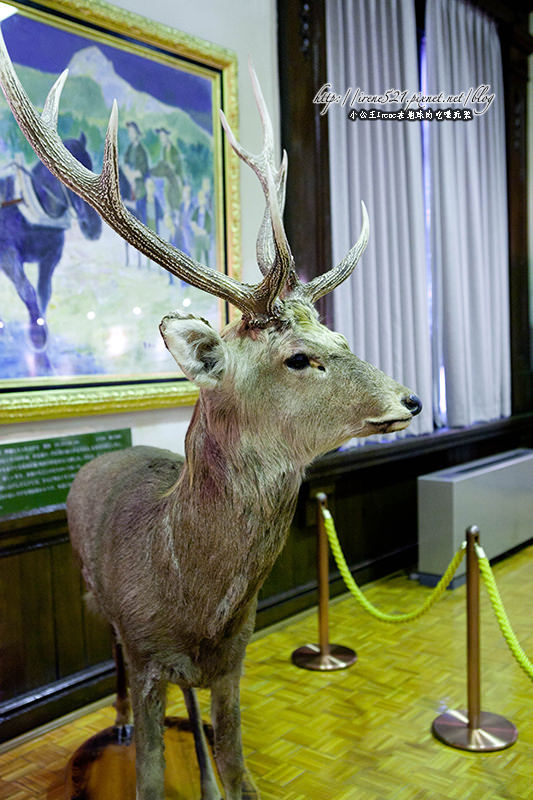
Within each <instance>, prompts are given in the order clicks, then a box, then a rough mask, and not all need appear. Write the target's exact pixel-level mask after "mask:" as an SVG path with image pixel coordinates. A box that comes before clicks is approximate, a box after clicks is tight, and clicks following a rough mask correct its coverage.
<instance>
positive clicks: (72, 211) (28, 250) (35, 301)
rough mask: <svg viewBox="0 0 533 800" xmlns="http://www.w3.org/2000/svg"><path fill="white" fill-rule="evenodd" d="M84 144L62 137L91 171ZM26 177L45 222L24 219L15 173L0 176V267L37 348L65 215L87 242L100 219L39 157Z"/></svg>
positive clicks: (42, 334)
mask: <svg viewBox="0 0 533 800" xmlns="http://www.w3.org/2000/svg"><path fill="white" fill-rule="evenodd" d="M85 144H86V139H85V135H84V134H83V133H82V134H81V136H80V138H79V139H66V140H65V146H66V147H67V149H68V150H70V152H71V153H72V155H73V156H74V157H75V158H77V159H78V161H80V162H81V163H82V164H83V165H84V166H85V167H87V168H88V169H92V162H91V157H90V156H89V154H88V152H87V150H86V147H85ZM28 177H29V178H30V179H31V186H32V188H33V192H34V194H35V196H36V198H37V200H38V204H39V205H40V206H41V208H42V212H43V215H42V216H43V221H44V222H45V224H35V223H32V222H30V221H28V218H27V216H28V215H25V214H24V205H25V201H24V197H15V178H14V176H11V175H10V176H8V177H4V178H0V270H1V271H2V272H4V273H5V274H6V275H7V277H8V278H9V279H10V280H11V281H12V282H13V284H14V286H15V288H16V290H17V292H18V295H19V297H20V299H21V300H22V301H23V303H24V304H25V306H26V308H27V309H28V314H29V318H30V323H29V337H30V341H31V343H32V345H33V347H34V348H35V349H36V350H42V349H44V348H45V347H46V343H47V337H48V333H47V327H46V316H45V315H46V308H47V306H48V302H49V300H50V296H51V293H52V275H53V272H54V269H55V268H56V266H57V265H58V263H59V261H60V259H61V255H62V253H63V246H64V243H65V229H66V228H67V227H68V226H69V224H70V218H71V216H75V217H76V219H77V220H78V224H79V226H80V230H81V231H82V233H83V235H84V236H85V238H86V239H90V240H94V239H98V237H99V236H100V234H101V232H102V221H101V219H100V217H99V216H98V214H97V213H96V211H94V209H93V208H91V206H89V205H88V204H87V203H86V202H85V201H84V200H82V199H81V198H80V197H78V195H77V194H74V192H71V191H70V189H67V188H66V187H65V186H63V184H61V183H60V182H59V181H58V180H57V178H54V176H53V175H52V173H51V172H49V170H48V169H47V168H46V167H45V166H44V165H43V164H41V162H40V161H39V162H38V163H37V164H35V166H34V167H33V168H32V169H31V171H30V172H29V173H28ZM28 262H34V263H37V265H38V278H37V286H36V287H34V286H33V285H32V283H31V282H30V280H29V279H28V277H27V275H26V272H25V270H24V264H26V263H28Z"/></svg>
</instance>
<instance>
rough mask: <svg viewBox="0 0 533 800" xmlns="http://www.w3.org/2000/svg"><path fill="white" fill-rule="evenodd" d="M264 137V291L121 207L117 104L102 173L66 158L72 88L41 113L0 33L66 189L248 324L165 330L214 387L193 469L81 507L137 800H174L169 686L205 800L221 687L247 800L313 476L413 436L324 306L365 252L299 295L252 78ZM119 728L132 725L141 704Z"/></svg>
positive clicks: (133, 479)
mask: <svg viewBox="0 0 533 800" xmlns="http://www.w3.org/2000/svg"><path fill="white" fill-rule="evenodd" d="M251 76H252V82H253V86H254V92H255V95H256V101H257V105H258V109H259V112H260V116H261V119H262V123H263V134H264V144H263V150H262V152H261V153H260V154H259V155H251V154H250V153H247V152H246V151H245V150H244V149H243V148H242V147H241V146H240V145H239V144H238V143H237V141H236V140H235V138H234V136H233V134H232V132H231V130H230V129H229V127H228V125H227V122H226V120H225V118H224V116H223V115H221V117H222V124H223V126H224V128H225V130H226V133H227V135H228V138H229V140H230V143H231V145H232V147H233V149H234V150H235V151H236V153H237V154H238V156H239V157H240V158H241V159H242V160H243V161H244V162H245V163H247V164H248V165H249V166H250V167H251V168H252V169H253V171H254V172H255V173H256V174H257V176H258V178H259V180H260V182H261V185H262V187H263V191H264V194H265V198H266V210H265V216H264V219H263V223H262V225H261V228H260V231H259V235H258V239H257V258H258V265H259V268H260V269H261V272H262V273H263V278H262V280H261V281H260V282H259V283H257V284H256V285H254V286H250V285H247V284H241V283H239V281H237V280H235V279H234V278H232V277H230V276H227V275H223V274H221V273H219V272H217V271H216V270H213V269H210V268H209V267H206V266H204V265H202V264H200V263H198V262H196V261H194V260H193V259H191V258H190V257H189V256H187V255H186V254H185V253H182V252H181V251H180V250H178V249H177V248H175V247H173V246H172V245H169V244H168V243H166V242H163V241H162V240H161V239H160V238H159V237H158V236H157V234H155V233H154V232H153V231H151V230H150V229H149V228H147V227H146V226H144V225H143V224H142V223H141V222H140V221H139V220H138V219H136V218H135V217H134V216H133V215H132V214H131V213H130V212H129V211H128V210H127V209H126V207H125V206H124V204H123V202H122V199H121V196H120V185H119V184H120V180H119V169H118V151H117V128H118V117H117V109H116V104H115V106H114V108H113V111H112V114H111V117H110V122H109V126H108V132H107V136H106V144H105V153H104V161H103V167H102V172H101V174H100V175H95V174H94V173H93V172H90V171H89V170H87V169H86V168H85V167H83V166H82V165H81V164H80V163H79V162H78V161H77V160H76V159H75V158H74V157H73V156H72V154H71V153H69V151H68V150H66V148H65V147H64V145H63V143H62V142H61V139H60V138H59V136H58V134H57V130H56V124H57V115H58V104H59V96H60V92H61V88H62V86H63V84H64V81H65V79H66V74H63V75H62V76H61V77H60V78H59V79H58V81H57V82H56V83H55V84H54V86H53V87H52V89H51V91H50V93H49V95H48V98H47V100H46V102H45V105H44V109H43V112H42V114H39V113H38V112H37V111H36V109H35V108H34V107H33V106H32V104H31V102H30V101H29V99H28V97H27V95H26V93H25V92H24V89H23V88H22V86H21V85H20V82H19V81H18V78H17V76H16V74H15V72H14V69H13V66H12V64H11V62H10V60H9V56H8V54H7V51H6V50H5V45H4V44H3V41H2V40H1V36H0V83H1V85H2V89H3V91H4V93H5V95H6V98H7V100H8V102H9V104H10V106H11V109H12V111H13V113H14V115H15V117H16V119H17V121H18V122H19V125H20V127H21V128H22V130H23V131H24V133H25V134H26V136H27V138H28V140H29V141H30V144H32V146H33V148H34V149H35V151H36V152H37V154H38V155H39V157H40V158H41V159H42V161H43V162H44V163H45V164H46V166H47V167H48V168H49V169H50V170H51V172H53V174H54V175H56V177H58V178H60V180H62V181H63V182H64V183H65V184H66V185H67V186H69V187H70V188H71V189H72V190H73V191H75V192H77V193H78V194H79V195H80V196H82V197H83V198H84V199H85V200H86V201H87V202H89V203H90V204H91V205H92V206H93V207H94V208H95V209H96V210H97V211H98V212H99V213H100V214H101V215H102V217H103V218H104V219H105V220H106V222H108V223H109V224H110V225H111V226H112V227H113V228H114V229H115V230H116V231H118V232H119V233H120V234H121V235H122V236H123V237H124V238H125V239H126V240H127V241H128V242H129V243H130V244H133V245H134V246H135V247H136V248H137V249H138V250H140V251H141V252H143V253H144V254H145V255H147V256H148V257H149V258H150V259H151V260H153V261H155V262H157V263H159V264H160V265H161V266H162V267H164V268H165V269H167V270H168V271H169V272H171V273H172V274H175V275H177V276H178V277H179V278H181V279H183V280H186V281H188V282H189V283H191V284H192V285H194V286H197V287H199V288H202V289H204V290H206V291H209V292H210V293H212V294H214V295H216V296H218V297H222V298H224V299H226V300H229V301H230V302H231V303H233V304H234V305H235V306H236V307H237V308H238V309H240V311H241V312H242V319H237V320H235V321H234V322H233V323H231V324H230V325H228V326H227V327H226V328H225V329H224V331H223V332H222V334H219V333H218V332H216V331H214V330H213V329H212V328H211V327H210V326H209V324H208V323H206V322H205V321H204V320H202V319H199V318H196V317H193V316H191V315H182V314H180V313H177V312H173V313H170V314H167V316H165V317H164V318H163V321H162V323H161V326H160V330H161V334H162V336H163V339H164V341H165V344H166V346H167V348H168V349H169V351H170V353H171V354H172V356H173V357H174V359H175V360H176V362H177V364H178V365H179V366H180V368H181V370H182V371H183V373H184V374H185V375H186V377H188V378H189V379H190V380H191V381H193V382H194V383H196V384H197V386H198V387H199V388H200V397H199V400H198V403H197V405H196V408H195V411H194V414H193V418H192V421H191V425H190V427H189V430H188V433H187V437H186V442H185V449H186V458H185V459H183V458H182V457H181V456H176V455H174V454H172V453H171V452H170V451H166V450H158V449H155V448H148V447H134V448H131V449H129V450H126V451H120V452H116V453H111V454H107V455H105V456H101V457H100V458H98V459H96V460H95V461H93V462H91V463H89V464H87V465H86V466H85V467H83V468H82V469H81V470H80V472H79V474H78V476H77V477H76V478H75V480H74V482H73V484H72V488H71V490H70V493H69V497H68V501H67V512H68V521H69V528H70V534H71V539H72V544H73V547H74V549H75V551H76V552H77V554H78V556H79V559H80V562H81V566H82V571H83V576H84V579H85V581H86V583H87V587H88V589H89V591H90V594H91V595H92V598H93V602H94V604H95V605H96V606H97V608H98V609H99V611H100V612H101V613H102V614H103V615H104V616H105V617H106V618H107V619H108V620H109V622H110V623H111V625H112V626H113V629H114V631H115V634H116V636H117V638H118V640H119V641H120V642H121V643H122V645H123V647H124V649H125V654H126V660H127V664H128V668H129V679H130V687H131V702H132V706H133V715H134V723H135V742H136V763H137V798H138V800H163V798H164V758H163V735H162V733H163V719H164V701H165V687H166V684H167V683H168V682H169V681H170V682H173V683H177V684H178V685H179V686H180V687H181V688H182V689H183V692H184V696H185V701H186V705H187V709H188V712H189V716H190V718H191V723H192V727H193V732H194V735H195V746H196V752H197V756H198V761H199V765H200V774H201V787H202V800H219V791H218V788H217V785H216V781H215V777H214V774H213V770H212V767H211V764H210V760H209V756H208V753H207V748H206V743H205V738H204V734H203V728H202V724H201V719H200V713H199V708H198V703H197V700H196V697H195V694H194V688H195V687H209V688H210V689H211V698H212V703H211V711H212V722H213V728H214V735H215V759H216V762H217V767H218V771H219V774H220V777H221V780H222V783H223V786H224V793H225V800H241V797H242V785H243V776H244V762H243V757H242V745H241V733H240V710H239V679H240V675H241V670H242V661H243V658H244V653H245V649H246V644H247V642H248V640H249V638H250V636H251V633H252V630H253V626H254V620H255V608H256V600H257V593H258V591H259V589H260V587H261V585H262V583H263V582H264V580H265V578H266V577H267V575H268V573H269V571H270V569H271V567H272V565H273V563H274V561H275V559H276V557H277V555H278V554H279V552H280V550H281V548H282V546H283V543H284V541H285V538H286V535H287V531H288V528H289V525H290V521H291V518H292V515H293V513H294V508H295V504H296V499H297V495H298V490H299V487H300V484H301V480H302V477H303V474H304V470H305V467H306V466H307V465H308V464H309V463H310V462H311V461H312V460H313V459H314V458H316V457H317V456H319V455H320V454H322V453H325V452H327V451H328V450H332V449H333V448H335V447H338V446H339V445H341V444H342V443H343V442H345V441H346V440H348V439H350V438H351V437H353V436H366V435H368V434H372V433H387V432H392V431H397V430H402V429H403V428H406V427H407V426H408V425H409V423H410V421H411V419H412V417H413V416H414V415H415V414H417V413H418V412H419V411H420V410H421V403H420V401H419V400H418V398H417V397H416V395H413V394H411V392H410V390H409V389H407V388H406V387H404V386H402V385H400V384H398V383H396V381H394V380H393V379H392V378H389V377H387V376H386V375H384V373H382V372H381V371H380V370H378V369H376V368H375V367H373V366H371V365H370V364H367V363H365V362H363V361H361V360H360V359H358V358H357V357H356V356H355V355H353V353H351V351H350V349H349V347H348V344H347V342H346V340H345V339H344V337H343V336H341V335H339V334H337V333H334V332H333V331H330V330H329V329H328V328H326V327H325V326H324V325H322V324H321V323H320V322H319V320H318V315H317V313H316V311H315V310H314V307H313V304H314V303H315V302H316V300H317V299H318V298H319V297H321V296H322V295H324V294H325V293H326V292H329V291H332V289H334V288H335V287H336V286H337V285H339V284H340V283H341V282H342V281H343V280H345V279H346V278H347V277H348V276H349V275H350V274H351V272H352V271H353V269H354V267H355V265H356V264H357V262H358V260H359V258H360V256H361V254H362V252H363V251H364V248H365V246H366V243H367V240H368V232H369V228H368V217H367V214H366V209H365V208H364V206H363V228H362V232H361V235H360V237H359V240H358V241H357V243H356V244H355V245H354V247H353V248H352V249H351V250H350V251H349V253H348V254H347V255H346V256H345V258H344V259H343V260H342V261H341V262H340V263H339V264H338V265H337V266H336V267H334V268H332V269H330V270H329V271H327V272H326V273H324V274H322V275H319V276H318V277H316V278H314V279H313V280H312V281H310V282H309V283H308V284H304V283H302V282H301V281H300V280H299V279H298V276H297V274H296V272H295V268H294V261H293V258H292V254H291V251H290V247H289V244H288V242H287V238H286V235H285V231H284V229H283V222H282V212H283V206H284V201H285V181H286V170H287V162H286V158H285V156H284V158H283V160H282V162H281V165H280V166H279V167H276V164H275V159H274V145H273V136H272V127H271V124H270V119H269V117H268V113H267V110H266V107H265V104H264V100H263V97H262V94H261V91H260V88H259V85H258V82H257V78H256V76H255V73H254V72H253V70H251ZM117 710H118V714H117V725H121V724H124V723H125V722H126V721H128V715H129V709H128V706H127V704H124V705H122V706H120V707H118V708H117Z"/></svg>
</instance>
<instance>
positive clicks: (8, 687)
mask: <svg viewBox="0 0 533 800" xmlns="http://www.w3.org/2000/svg"><path fill="white" fill-rule="evenodd" d="M19 560H20V556H12V557H11V558H0V703H1V702H3V701H5V700H9V699H10V698H12V697H14V696H15V695H17V694H19V693H21V692H23V691H24V669H25V667H24V660H25V659H24V650H23V647H22V642H23V638H24V623H23V618H22V602H21V593H20V575H19Z"/></svg>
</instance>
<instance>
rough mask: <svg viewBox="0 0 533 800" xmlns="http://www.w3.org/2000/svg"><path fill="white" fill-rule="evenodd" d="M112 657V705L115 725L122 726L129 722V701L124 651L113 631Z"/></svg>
mask: <svg viewBox="0 0 533 800" xmlns="http://www.w3.org/2000/svg"><path fill="white" fill-rule="evenodd" d="M113 657H114V659H115V665H116V669H117V697H116V700H115V702H114V706H115V709H116V712H117V715H116V717H115V727H116V728H123V727H124V726H125V725H129V724H130V723H131V703H130V698H129V694H128V679H127V675H126V665H125V663H124V651H123V649H122V645H121V643H120V641H119V640H118V637H117V635H116V633H115V631H113Z"/></svg>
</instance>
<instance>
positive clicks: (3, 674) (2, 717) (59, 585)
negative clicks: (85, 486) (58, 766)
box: [0, 511, 114, 741]
mask: <svg viewBox="0 0 533 800" xmlns="http://www.w3.org/2000/svg"><path fill="white" fill-rule="evenodd" d="M83 591H84V589H83V585H82V580H81V575H80V571H79V569H78V566H77V564H76V563H75V562H74V558H73V556H72V551H71V548H70V543H69V539H68V528H67V522H66V517H65V512H64V511H55V512H52V513H49V514H41V515H38V516H34V517H24V518H20V519H15V520H9V521H7V520H6V521H3V522H2V523H0V610H1V611H0V740H2V741H3V740H5V739H8V738H11V737H12V736H16V735H18V734H19V733H21V732H22V731H23V730H26V729H28V728H31V727H34V726H35V725H40V724H43V723H44V722H46V721H48V720H49V719H51V718H53V717H54V716H60V715H61V714H65V713H67V712H68V711H70V710H71V709H72V708H73V704H74V703H77V704H78V705H81V704H84V703H87V702H90V701H91V700H92V699H93V698H94V694H95V693H100V694H101V693H105V692H108V691H110V690H111V689H112V687H113V673H114V670H113V664H112V662H111V660H110V657H111V644H110V635H109V630H108V626H107V625H106V624H105V623H104V622H103V621H102V620H101V619H99V618H98V617H96V616H95V615H94V614H91V613H90V612H88V611H87V609H86V608H85V605H84V603H83V597H82V596H83Z"/></svg>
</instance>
